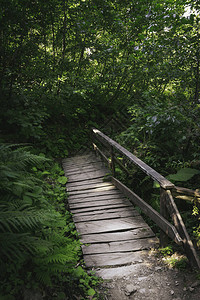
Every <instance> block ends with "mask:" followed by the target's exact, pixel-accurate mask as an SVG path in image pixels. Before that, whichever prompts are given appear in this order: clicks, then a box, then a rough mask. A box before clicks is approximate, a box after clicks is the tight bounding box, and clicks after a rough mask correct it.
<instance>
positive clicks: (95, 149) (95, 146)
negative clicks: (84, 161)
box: [92, 143, 110, 168]
mask: <svg viewBox="0 0 200 300" xmlns="http://www.w3.org/2000/svg"><path fill="white" fill-rule="evenodd" d="M92 144H93V147H94V151H96V152H98V154H99V155H100V156H101V157H102V158H103V159H104V160H105V162H106V163H107V164H108V166H109V168H110V161H109V159H108V158H107V157H106V156H105V154H104V153H103V152H102V151H101V150H100V149H99V148H98V147H97V145H96V144H94V143H92Z"/></svg>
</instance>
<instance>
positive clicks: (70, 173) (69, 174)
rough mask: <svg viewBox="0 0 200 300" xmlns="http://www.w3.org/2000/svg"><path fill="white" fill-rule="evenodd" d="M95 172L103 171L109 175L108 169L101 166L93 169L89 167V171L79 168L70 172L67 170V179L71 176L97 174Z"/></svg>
mask: <svg viewBox="0 0 200 300" xmlns="http://www.w3.org/2000/svg"><path fill="white" fill-rule="evenodd" d="M97 171H104V173H105V174H106V173H109V170H108V169H105V168H103V167H102V166H98V167H97V166H96V167H95V168H93V167H91V168H90V169H86V170H85V169H84V168H81V167H80V168H79V169H78V170H76V171H71V170H67V177H70V176H72V175H77V176H79V174H90V173H92V172H97Z"/></svg>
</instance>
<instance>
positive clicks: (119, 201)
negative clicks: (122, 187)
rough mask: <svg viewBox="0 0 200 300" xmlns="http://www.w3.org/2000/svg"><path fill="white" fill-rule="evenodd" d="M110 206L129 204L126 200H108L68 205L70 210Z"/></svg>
mask: <svg viewBox="0 0 200 300" xmlns="http://www.w3.org/2000/svg"><path fill="white" fill-rule="evenodd" d="M110 204H111V205H112V204H131V203H130V202H129V200H127V199H110V200H109V199H108V200H101V201H97V202H92V201H88V202H87V201H85V202H80V203H69V207H70V209H74V208H81V207H84V208H85V207H96V206H97V207H98V206H104V205H110Z"/></svg>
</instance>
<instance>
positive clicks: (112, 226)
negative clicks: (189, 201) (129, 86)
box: [63, 129, 200, 269]
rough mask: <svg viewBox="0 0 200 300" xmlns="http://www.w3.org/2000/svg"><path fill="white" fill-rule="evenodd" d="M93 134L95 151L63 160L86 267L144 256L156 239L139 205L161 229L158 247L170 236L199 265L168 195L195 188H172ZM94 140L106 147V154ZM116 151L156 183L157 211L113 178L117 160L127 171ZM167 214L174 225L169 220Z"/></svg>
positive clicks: (122, 262) (115, 145) (103, 137)
mask: <svg viewBox="0 0 200 300" xmlns="http://www.w3.org/2000/svg"><path fill="white" fill-rule="evenodd" d="M93 138H94V139H95V140H96V142H95V144H94V143H93V146H94V150H95V152H96V153H95V154H94V153H93V152H90V153H87V154H84V155H79V156H74V157H71V158H67V159H64V160H63V168H64V171H65V175H66V176H67V177H68V183H67V191H68V193H69V197H68V203H69V208H70V211H71V212H72V214H73V220H74V222H75V225H76V228H77V231H78V232H79V234H80V238H81V242H82V244H83V245H82V250H83V255H84V261H85V264H86V266H87V267H89V268H91V267H107V266H121V265H130V264H134V263H137V262H142V261H143V260H145V259H146V258H147V256H148V250H149V249H150V248H154V247H155V246H156V245H157V244H158V239H157V238H156V237H155V234H154V233H153V231H152V230H151V228H150V227H149V226H148V225H147V224H146V222H145V221H144V220H143V218H142V217H141V216H140V214H139V213H138V211H137V210H136V209H135V206H138V207H140V209H141V210H142V211H143V212H144V213H145V214H146V215H147V216H149V217H150V218H151V219H152V220H153V221H154V222H155V223H156V224H157V225H158V226H159V227H160V228H161V235H160V244H161V246H165V245H166V242H167V240H166V239H167V237H170V238H171V239H173V240H174V241H175V242H176V243H178V244H181V245H182V246H183V247H184V249H185V252H186V255H187V257H188V259H189V261H190V263H191V265H192V266H193V267H194V268H199V269H200V262H199V258H198V256H197V253H196V251H195V248H194V246H193V244H192V241H191V239H190V237H189V235H188V233H187V230H186V228H185V225H184V223H183V220H182V218H181V215H180V213H179V211H178V209H177V207H176V204H175V202H174V199H173V196H172V192H173V191H175V192H176V193H182V194H183V193H186V194H189V195H193V196H194V195H195V192H194V191H191V190H186V189H182V188H177V187H176V186H174V184H172V183H171V182H170V181H168V180H167V179H166V178H164V177H163V176H162V175H160V174H159V173H157V172H156V171H155V170H153V169H152V168H151V167H149V166H148V165H146V164H145V163H144V162H142V161H141V160H140V159H138V158H137V157H136V156H134V155H133V154H131V153H130V152H129V151H127V150H126V149H125V148H123V147H122V146H120V145H119V144H118V143H116V142H115V141H113V140H112V139H110V138H109V137H107V136H106V135H104V134H103V133H102V132H100V131H99V130H96V129H94V130H93ZM97 144H99V145H104V147H106V148H107V153H108V151H109V153H110V154H109V157H107V156H106V155H105V152H102V150H100V149H99V146H97ZM116 152H118V153H120V154H121V156H122V157H124V158H126V159H128V160H129V162H131V163H133V164H135V165H136V166H137V167H139V168H141V169H142V170H143V171H144V172H145V173H146V174H147V175H148V176H150V177H151V178H152V179H153V180H154V181H157V182H158V183H159V184H160V190H161V193H160V213H158V212H157V211H155V210H154V209H153V208H152V207H151V206H150V205H148V204H147V203H146V202H145V201H144V200H143V199H141V198H140V197H139V196H138V195H136V194H135V193H134V192H133V191H131V190H130V189H129V188H127V187H126V186H125V185H124V184H122V183H121V182H120V181H118V180H117V179H116V178H115V177H114V176H115V164H116V163H117V164H118V165H119V166H120V167H121V168H122V169H123V170H125V171H126V172H128V170H127V168H126V166H124V164H123V163H122V161H118V160H117V156H116V155H115V153H116ZM97 153H98V154H99V155H98V156H97ZM102 159H103V160H104V161H105V162H106V163H107V164H108V166H109V168H108V167H105V165H104V163H103V161H102ZM199 196H200V195H199ZM169 216H170V217H171V219H172V220H173V222H174V224H171V223H170V222H169V221H168V219H169Z"/></svg>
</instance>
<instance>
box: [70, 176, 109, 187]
mask: <svg viewBox="0 0 200 300" xmlns="http://www.w3.org/2000/svg"><path fill="white" fill-rule="evenodd" d="M103 182H104V181H103V179H102V178H96V179H91V180H90V181H89V183H90V184H93V183H97V184H98V183H103ZM108 182H109V181H108ZM79 185H80V186H83V185H88V180H87V179H86V180H82V181H80V182H68V183H67V187H76V186H79Z"/></svg>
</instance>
